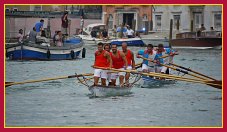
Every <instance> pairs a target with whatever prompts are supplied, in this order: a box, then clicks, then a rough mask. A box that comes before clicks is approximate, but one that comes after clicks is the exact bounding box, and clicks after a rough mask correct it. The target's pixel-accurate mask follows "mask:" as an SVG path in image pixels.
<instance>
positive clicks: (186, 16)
mask: <svg viewBox="0 0 227 132" xmlns="http://www.w3.org/2000/svg"><path fill="white" fill-rule="evenodd" d="M153 7H154V8H153V18H152V20H153V30H154V31H156V32H159V31H160V32H165V31H169V29H170V20H171V19H173V30H175V31H176V30H178V31H180V32H186V31H191V29H192V30H193V31H197V30H198V29H199V28H200V27H201V24H204V26H205V27H206V29H207V30H210V27H214V29H215V30H218V31H221V30H222V6H221V5H193V6H192V5H189V6H186V5H168V6H166V5H156V6H153ZM178 25H179V27H178Z"/></svg>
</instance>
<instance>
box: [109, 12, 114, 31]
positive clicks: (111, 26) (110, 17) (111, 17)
mask: <svg viewBox="0 0 227 132" xmlns="http://www.w3.org/2000/svg"><path fill="white" fill-rule="evenodd" d="M108 28H109V29H112V28H113V16H112V14H109V22H108Z"/></svg>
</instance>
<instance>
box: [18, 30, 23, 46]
mask: <svg viewBox="0 0 227 132" xmlns="http://www.w3.org/2000/svg"><path fill="white" fill-rule="evenodd" d="M23 38H24V35H23V30H22V29H20V30H19V33H18V35H17V39H18V42H19V43H22V42H23Z"/></svg>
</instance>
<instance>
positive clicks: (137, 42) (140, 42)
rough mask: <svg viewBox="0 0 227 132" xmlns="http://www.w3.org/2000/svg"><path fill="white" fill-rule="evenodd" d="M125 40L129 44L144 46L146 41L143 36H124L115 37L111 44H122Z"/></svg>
mask: <svg viewBox="0 0 227 132" xmlns="http://www.w3.org/2000/svg"><path fill="white" fill-rule="evenodd" d="M123 42H126V43H127V45H128V46H144V45H145V44H144V42H143V40H142V39H141V38H125V39H124V38H123V39H113V40H111V44H116V45H118V46H121V45H122V43H123Z"/></svg>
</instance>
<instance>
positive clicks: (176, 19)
mask: <svg viewBox="0 0 227 132" xmlns="http://www.w3.org/2000/svg"><path fill="white" fill-rule="evenodd" d="M178 22H179V27H180V15H173V28H174V29H177V24H178Z"/></svg>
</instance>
